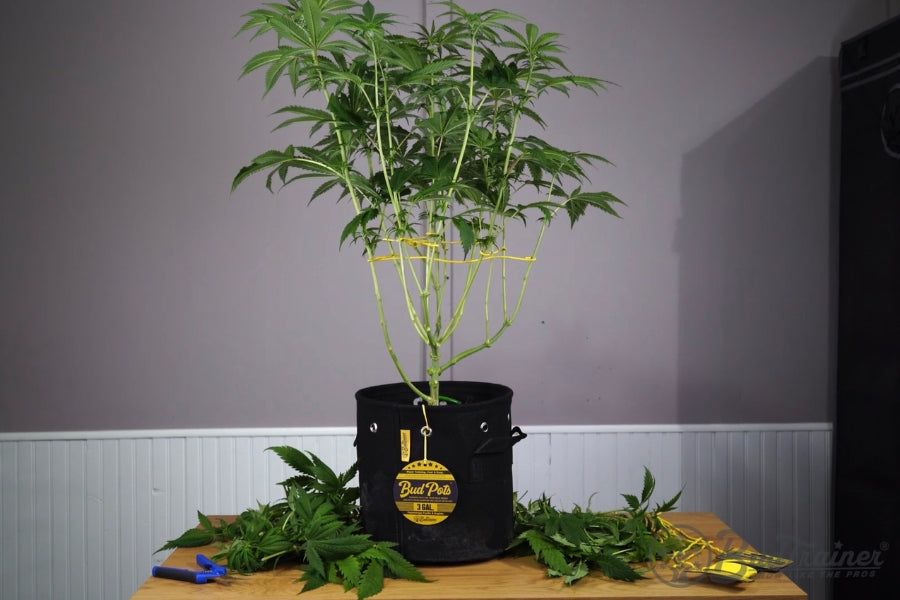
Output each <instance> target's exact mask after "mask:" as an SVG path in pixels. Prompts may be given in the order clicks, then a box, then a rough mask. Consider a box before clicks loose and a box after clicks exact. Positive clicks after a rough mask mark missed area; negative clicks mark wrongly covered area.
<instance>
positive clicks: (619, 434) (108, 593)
mask: <svg viewBox="0 0 900 600" xmlns="http://www.w3.org/2000/svg"><path fill="white" fill-rule="evenodd" d="M523 430H524V431H525V432H526V433H527V434H528V438H527V439H526V440H524V441H523V442H521V443H520V444H518V445H517V446H516V447H515V452H514V454H515V464H514V478H515V488H516V490H517V491H518V492H519V493H520V494H524V495H525V497H526V499H527V498H528V497H534V496H537V495H540V494H542V493H546V494H548V495H550V496H552V497H553V498H554V499H555V500H556V502H557V503H558V504H560V505H561V506H570V505H571V504H572V503H577V504H579V505H581V506H587V505H588V504H589V505H590V506H591V508H594V509H612V508H618V507H621V506H622V505H623V501H622V498H621V496H620V494H621V493H623V492H624V493H639V492H640V489H641V483H642V478H643V467H644V466H646V467H648V468H649V469H650V470H651V472H652V473H653V475H654V476H655V477H656V480H657V493H656V496H655V499H656V501H658V502H662V501H663V500H666V499H668V498H669V497H670V496H672V495H674V494H675V493H677V492H678V491H679V490H681V489H683V490H684V492H683V496H682V499H681V501H680V502H679V505H678V508H679V510H684V511H711V512H714V513H716V514H717V515H718V516H719V517H720V518H721V519H722V520H724V521H725V522H726V523H728V524H729V525H731V526H732V527H733V528H734V529H735V531H737V533H738V534H740V535H741V536H743V537H744V538H745V539H746V540H747V541H748V542H750V543H751V544H752V545H754V546H755V547H756V548H757V549H758V550H761V551H763V552H767V553H772V554H779V555H782V556H788V557H791V558H793V559H794V560H795V561H797V562H798V565H797V566H796V567H794V569H793V570H792V571H789V574H791V575H792V576H793V577H794V579H795V581H797V583H798V584H800V585H801V587H803V588H804V589H806V590H807V592H809V594H810V598H827V597H829V592H828V590H829V587H828V581H827V579H826V578H824V576H822V575H821V574H816V573H815V572H814V571H813V569H811V568H809V567H810V562H809V561H810V559H809V557H811V556H816V555H818V556H823V555H827V554H828V553H829V551H830V549H831V463H832V457H831V454H832V427H831V424H827V423H812V424H808V423H801V424H797V423H789V424H766V425H697V426H692V425H634V426H583V427H582V426H577V427H565V426H525V427H523ZM354 435H355V434H354V430H353V429H352V428H303V429H227V430H190V431H187V430H152V431H114V432H109V431H98V432H77V433H71V432H63V433H23V434H17V433H11V434H10V433H6V434H0V598H3V600H14V599H19V600H32V599H33V600H50V599H57V598H58V599H65V600H79V599H84V600H120V599H127V598H129V597H130V596H131V595H132V593H134V591H135V590H136V589H137V588H138V587H139V586H140V584H141V583H142V582H143V581H144V580H145V579H146V578H147V577H148V576H149V574H150V569H151V567H152V566H153V565H155V564H159V563H161V562H162V561H163V560H164V558H165V556H166V554H165V553H160V554H154V553H153V552H154V550H155V549H156V548H158V547H160V546H161V545H162V544H163V543H164V542H165V541H166V540H167V539H170V538H173V537H175V536H177V535H179V534H180V533H181V532H182V531H184V530H185V529H187V528H188V527H193V526H194V525H195V524H196V513H197V511H198V510H199V511H202V512H204V513H207V514H232V513H237V512H240V511H242V510H243V509H245V508H248V507H251V506H255V505H256V503H257V501H259V502H270V501H275V500H279V499H280V498H281V497H282V491H281V488H280V487H279V486H278V485H277V482H278V481H281V480H282V479H284V478H285V477H286V476H287V475H288V474H289V469H288V468H287V467H285V466H284V465H283V463H282V462H281V460H280V459H279V458H278V457H277V456H276V455H275V454H274V453H272V452H266V450H265V449H266V448H268V447H269V446H276V445H285V444H286V445H292V446H295V447H297V448H301V449H303V450H308V451H311V452H313V453H315V454H317V455H318V456H319V457H321V458H322V459H323V460H325V461H326V462H327V463H328V464H330V465H331V466H332V467H333V468H335V469H341V470H344V469H346V468H347V467H349V466H350V465H351V464H352V463H353V461H354V460H355V449H354V447H353V439H354ZM804 567H807V568H804Z"/></svg>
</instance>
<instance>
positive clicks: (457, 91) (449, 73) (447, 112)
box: [232, 0, 620, 404]
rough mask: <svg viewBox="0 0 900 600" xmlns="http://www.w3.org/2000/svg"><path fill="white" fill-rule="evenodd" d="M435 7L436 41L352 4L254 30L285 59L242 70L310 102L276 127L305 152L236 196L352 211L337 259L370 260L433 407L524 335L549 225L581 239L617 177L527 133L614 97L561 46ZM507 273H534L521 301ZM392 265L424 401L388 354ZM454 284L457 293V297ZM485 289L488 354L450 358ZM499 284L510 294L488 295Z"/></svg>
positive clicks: (276, 18)
mask: <svg viewBox="0 0 900 600" xmlns="http://www.w3.org/2000/svg"><path fill="white" fill-rule="evenodd" d="M438 4H439V5H440V6H441V7H442V10H443V12H442V13H441V14H440V15H439V16H438V19H437V21H436V22H434V23H432V24H430V25H428V26H425V25H405V24H403V23H401V22H400V20H399V17H398V16H397V15H394V14H390V13H382V12H377V11H376V9H375V7H374V6H373V4H372V3H371V2H366V3H364V4H358V3H356V2H353V1H351V0H287V2H285V3H283V4H277V3H268V4H266V5H265V7H264V8H260V9H257V10H254V11H251V12H250V13H248V14H247V15H245V18H246V22H245V23H244V25H243V27H241V29H240V32H252V35H253V38H257V37H260V36H264V35H270V36H273V38H274V40H275V45H274V47H272V48H271V49H268V50H265V51H263V52H259V53H258V54H256V55H254V56H253V57H252V58H251V59H250V60H249V61H247V63H246V65H245V66H244V70H243V74H244V75H246V74H248V73H252V72H255V71H262V72H264V73H265V92H266V93H269V92H270V91H271V90H272V89H273V88H274V87H275V86H276V85H278V84H279V83H282V85H283V84H284V82H286V84H287V85H289V86H290V88H291V90H292V92H293V93H294V96H295V97H296V98H298V99H300V98H302V99H306V98H308V97H310V93H313V94H314V95H313V96H312V97H311V98H312V99H311V100H310V101H309V102H307V103H303V104H292V105H289V106H284V107H283V108H281V109H279V110H277V111H276V114H277V115H279V116H280V117H281V118H282V121H281V122H280V123H279V124H278V126H277V127H276V129H281V128H285V127H294V126H298V125H300V126H305V127H306V128H308V133H307V134H306V135H305V136H304V138H303V139H304V142H303V143H298V144H292V145H289V146H287V147H286V148H284V149H283V150H269V151H266V152H263V153H262V154H260V155H258V156H257V157H256V158H254V159H253V160H252V161H251V162H250V164H249V165H247V166H245V167H243V168H242V169H240V171H239V172H238V174H237V175H236V177H235V178H234V182H233V188H232V189H234V188H236V187H237V186H238V185H240V184H241V183H242V182H243V181H244V180H245V179H246V178H248V177H250V176H251V175H254V174H258V173H262V174H265V176H266V179H265V182H266V186H267V188H268V189H269V190H270V191H272V190H273V187H275V186H278V187H283V186H286V185H288V184H291V183H294V182H297V181H302V180H305V179H310V178H313V179H317V180H320V183H319V185H318V186H317V187H316V188H315V190H314V191H313V192H312V193H311V196H310V198H309V199H310V201H313V200H316V199H318V198H320V197H321V196H324V195H326V194H328V193H335V194H337V195H338V199H349V203H350V204H351V205H352V208H353V212H352V215H351V218H350V220H349V221H348V222H347V224H346V226H344V228H343V230H342V231H341V233H340V243H341V245H343V244H344V243H345V242H355V243H359V244H361V245H362V246H363V248H364V255H365V256H366V258H367V259H368V261H369V265H370V270H371V276H372V282H373V286H374V293H375V299H376V302H377V304H378V310H379V315H380V322H381V330H382V334H383V335H384V339H385V343H386V346H387V349H388V352H389V354H390V356H391V359H392V360H393V362H394V364H395V366H396V367H397V370H398V372H399V373H400V375H401V377H402V379H403V381H405V382H406V383H407V384H408V385H410V387H411V388H412V389H413V390H414V391H415V392H416V393H417V394H418V395H420V396H422V397H423V398H425V399H426V400H427V401H428V402H429V403H430V404H436V403H437V402H438V398H439V378H440V376H441V374H442V373H444V372H445V371H446V370H447V369H449V368H450V367H452V366H453V365H455V364H456V363H457V362H459V361H460V360H462V359H464V358H466V357H468V356H470V355H472V354H474V353H476V352H478V351H480V350H483V349H485V348H488V347H490V346H491V345H492V344H493V343H494V342H495V341H496V340H497V339H498V338H499V337H500V335H501V334H502V333H503V332H504V331H506V330H507V328H509V326H510V325H511V324H512V323H513V321H514V319H515V318H516V315H517V314H518V312H519V309H520V307H521V306H522V300H523V297H524V293H525V288H526V285H527V282H528V277H529V274H530V271H531V268H532V266H533V264H534V260H535V258H536V256H537V253H538V249H539V248H540V245H541V240H542V239H543V235H544V231H545V229H546V227H547V226H548V225H549V224H550V222H551V221H552V220H553V219H554V218H555V217H556V216H557V215H559V214H560V213H563V214H565V215H566V216H567V217H568V220H569V222H570V224H571V225H574V224H575V223H576V222H577V221H578V220H579V219H580V218H581V217H582V216H583V215H584V214H585V213H586V212H587V211H588V210H589V209H600V210H601V211H603V212H606V213H609V214H612V215H616V211H615V205H616V204H617V203H619V202H620V200H619V199H618V198H616V197H615V196H614V195H612V194H610V193H609V192H605V191H588V190H587V189H584V186H585V185H586V184H587V183H588V175H587V171H588V168H589V167H591V166H593V165H596V164H598V163H606V162H608V161H606V159H604V158H603V157H602V156H599V155H597V154H591V153H587V152H582V151H573V150H566V149H562V148H559V147H557V146H554V145H553V144H551V143H550V142H548V141H546V140H544V139H542V138H540V137H537V136H535V135H530V134H529V135H525V134H523V133H521V130H523V129H526V127H522V125H523V123H524V122H526V121H530V122H532V123H533V124H536V125H538V126H540V127H544V125H545V122H544V120H543V119H542V118H541V116H540V115H539V114H538V113H537V111H536V106H535V105H536V103H537V101H538V99H540V98H541V97H543V96H545V95H547V94H549V93H557V92H558V93H561V94H564V95H566V96H568V95H569V93H570V91H571V90H572V89H573V88H584V89H587V90H590V91H592V92H594V93H597V92H599V91H601V90H604V89H606V85H607V83H608V82H606V81H603V80H600V79H597V78H594V77H588V76H583V75H576V74H573V73H572V72H570V71H569V70H568V68H567V67H566V65H565V63H564V62H563V55H564V48H563V46H562V45H561V44H560V34H558V33H546V32H541V31H539V30H538V28H537V26H536V25H534V24H532V23H529V22H527V21H526V20H525V19H524V18H522V17H520V16H519V15H516V14H514V13H511V12H508V11H503V10H498V9H489V10H485V11H481V12H469V11H466V10H464V9H463V8H462V7H460V6H459V5H457V4H455V3H453V2H440V3H438ZM529 221H535V222H536V223H537V227H536V228H533V229H531V230H529V236H530V237H528V242H527V244H526V245H525V246H524V247H526V248H527V249H528V253H527V255H525V256H513V255H512V254H511V253H510V251H509V250H508V249H507V248H508V245H509V244H510V243H511V240H510V239H508V237H509V236H508V234H512V233H513V229H511V228H510V225H511V224H514V223H515V224H517V225H524V224H526V223H528V222H529ZM524 229H525V228H524V227H518V228H517V229H515V231H516V232H518V233H521V232H523V231H524ZM512 260H519V261H523V268H522V270H521V273H519V272H518V271H517V276H516V277H515V278H514V279H515V286H513V283H512V282H511V281H510V280H511V279H513V278H512V277H511V275H510V271H511V269H509V268H508V264H509V262H510V261H512ZM383 263H388V264H390V265H392V266H393V270H394V271H395V273H396V276H397V277H398V280H399V283H400V287H401V288H402V290H403V293H404V298H405V303H406V309H407V310H408V313H409V318H410V321H411V322H412V325H413V327H414V328H415V331H416V333H417V334H418V337H419V338H421V340H422V342H423V343H424V344H425V346H426V347H427V349H428V356H429V364H428V366H427V369H426V371H427V374H428V379H429V388H428V390H427V391H422V390H418V389H417V388H415V387H414V386H413V384H412V382H411V380H410V378H409V377H408V376H407V374H406V372H405V370H404V368H403V366H402V365H401V363H400V360H399V358H398V356H397V354H396V352H395V350H394V348H393V345H392V343H391V337H390V334H389V331H388V326H387V323H386V319H385V311H384V304H383V298H382V294H381V287H380V283H379V271H378V269H379V266H378V265H379V264H383ZM452 273H456V274H457V277H458V278H459V279H461V281H462V283H461V285H459V286H457V288H455V289H454V290H452V291H451V290H450V289H449V288H448V282H449V281H450V279H451V274H452ZM479 277H483V278H484V279H485V281H487V282H488V283H487V284H486V285H485V286H484V289H485V292H484V321H485V323H484V338H483V340H481V341H480V342H479V343H476V344H475V345H473V346H471V347H467V348H465V349H462V350H460V351H458V352H454V353H453V355H452V356H449V357H445V356H443V355H442V348H443V347H444V345H445V344H447V342H448V341H449V340H450V338H451V336H452V335H453V333H454V331H455V330H456V329H457V327H458V325H459V323H460V320H461V319H462V316H463V312H464V308H465V305H466V303H467V301H468V300H469V299H470V296H475V293H474V292H473V288H475V285H474V284H475V282H476V281H477V280H478V279H479ZM494 278H496V279H499V282H500V283H499V284H498V285H499V291H497V290H495V291H494V292H492V291H491V285H490V281H491V280H492V279H494ZM508 285H509V286H510V289H511V291H510V293H509V294H508V293H507V286H508ZM479 293H480V292H479ZM492 293H493V294H495V295H494V296H492ZM492 298H493V299H494V302H493V303H496V302H498V301H499V303H500V305H501V306H500V307H499V309H497V308H495V309H494V310H499V313H500V316H499V320H497V319H496V318H495V320H494V321H492V320H491V318H490V317H491V314H490V313H491V310H490V309H491V304H492ZM498 298H499V300H497V299H498Z"/></svg>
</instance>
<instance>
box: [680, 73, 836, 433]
mask: <svg viewBox="0 0 900 600" xmlns="http://www.w3.org/2000/svg"><path fill="white" fill-rule="evenodd" d="M836 68H837V67H836V59H833V58H830V57H827V58H826V57H822V58H818V59H816V60H814V61H813V62H811V63H810V64H808V65H807V66H806V67H805V68H803V69H801V70H800V71H799V72H797V73H796V74H795V75H794V76H793V77H791V78H790V79H789V80H787V81H786V82H785V83H784V84H783V85H781V86H780V87H779V88H778V89H776V90H775V91H773V92H772V93H771V94H769V95H768V96H766V97H765V98H763V99H762V100H760V101H759V102H757V103H756V104H755V105H754V106H753V107H752V108H751V109H750V110H748V111H747V112H746V113H744V114H743V115H741V116H740V117H738V118H737V119H735V120H734V121H732V122H731V123H729V124H728V125H726V126H725V127H724V128H722V129H721V130H720V131H719V132H717V133H716V134H715V135H714V136H713V137H711V138H710V139H709V140H707V141H706V142H704V143H703V144H701V145H700V146H698V147H697V148H695V149H693V150H691V151H690V152H688V153H687V154H686V155H685V157H684V162H683V167H682V194H681V197H682V198H683V203H684V204H683V212H682V218H681V221H680V223H679V227H678V229H677V233H676V240H675V251H676V252H677V253H678V254H679V256H680V264H679V267H680V272H679V287H680V289H679V341H678V344H679V347H678V421H679V422H681V423H718V422H748V423H752V422H792V421H793V422H798V421H799V422H804V421H806V422H810V421H827V420H829V419H830V414H829V413H830V409H829V406H830V396H832V395H833V390H832V384H831V382H832V381H833V370H834V367H833V360H832V354H833V345H834V332H833V321H834V319H835V317H836V315H835V313H834V307H833V296H834V294H833V292H832V288H833V284H832V282H833V280H834V278H835V273H834V269H835V267H833V266H832V265H834V264H835V261H834V260H833V258H834V255H835V246H836V243H837V240H836V236H835V234H834V231H835V228H834V223H835V221H836V212H837V186H836V185H835V181H834V177H833V175H832V173H834V172H835V171H836V168H835V165H836V164H837V158H838V155H837V144H836V143H835V142H836V140H833V139H832V136H833V133H832V132H836V131H838V129H837V127H838V125H837V109H836V92H835V91H834V90H835V84H834V81H835V76H836ZM826 399H827V401H826Z"/></svg>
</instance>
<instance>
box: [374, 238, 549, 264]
mask: <svg viewBox="0 0 900 600" xmlns="http://www.w3.org/2000/svg"><path fill="white" fill-rule="evenodd" d="M381 241H383V242H388V243H397V244H407V245H408V246H412V247H413V248H418V247H425V248H437V249H441V250H443V251H445V252H446V250H447V246H448V245H449V244H459V243H460V242H459V241H458V240H457V241H441V242H432V241H429V240H428V239H426V238H405V237H403V238H384V239H382V240H381ZM504 252H506V247H505V246H504V247H502V248H500V249H499V250H496V251H494V252H485V251H484V250H479V251H478V253H479V258H462V259H459V258H439V257H433V258H431V260H433V261H434V262H438V263H446V264H452V265H466V264H474V263H477V262H481V261H484V260H518V261H522V262H534V261H535V258H534V257H533V256H508V255H506V254H504ZM403 258H404V257H403V256H401V255H399V254H397V253H396V252H391V253H390V254H385V255H382V256H373V257H372V258H370V259H369V262H382V261H387V260H403ZM405 258H406V259H408V260H428V257H427V256H407V257H405Z"/></svg>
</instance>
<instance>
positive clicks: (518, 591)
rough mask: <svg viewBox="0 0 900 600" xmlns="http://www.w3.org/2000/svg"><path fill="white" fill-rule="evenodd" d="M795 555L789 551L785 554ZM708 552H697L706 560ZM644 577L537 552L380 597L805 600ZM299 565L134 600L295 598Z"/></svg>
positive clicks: (716, 526)
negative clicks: (576, 568)
mask: <svg viewBox="0 0 900 600" xmlns="http://www.w3.org/2000/svg"><path fill="white" fill-rule="evenodd" d="M666 517H667V519H668V520H669V521H670V522H672V523H673V524H674V525H676V526H678V527H681V528H682V529H684V530H685V531H686V532H687V533H689V534H691V535H702V536H704V537H705V538H707V539H710V540H713V541H714V542H715V543H716V545H717V546H719V547H720V548H725V547H732V548H734V547H740V548H750V546H749V545H747V544H746V543H744V542H743V541H742V540H741V539H740V538H739V537H738V536H737V535H736V534H735V533H734V532H733V531H731V529H730V528H729V527H728V525H726V524H725V523H724V522H722V521H721V520H720V519H718V518H717V517H716V516H715V515H713V514H711V513H670V514H669V515H667V516H666ZM215 551H216V549H215V548H214V547H212V546H208V547H202V548H179V549H178V550H175V551H174V552H173V553H172V554H171V555H170V556H169V558H168V559H166V561H165V563H164V565H165V566H169V567H179V568H186V569H191V570H197V569H198V567H197V563H196V555H197V554H198V553H202V554H206V555H207V556H209V555H212V554H213V553H215ZM787 558H790V557H787ZM704 560H707V559H706V558H703V557H701V558H698V559H697V561H696V562H698V563H701V564H705V563H703V561H704ZM648 567H649V568H648V571H647V572H646V573H645V574H644V575H645V577H644V579H641V580H639V581H636V582H632V583H629V582H623V581H615V580H611V579H608V578H606V577H604V576H603V575H602V574H600V573H599V572H598V573H597V574H593V573H592V574H591V575H589V576H588V577H586V578H585V579H583V580H581V581H579V582H577V583H575V584H574V585H571V586H567V585H565V584H564V583H563V581H562V579H560V578H550V577H548V576H547V572H546V569H545V568H544V567H542V566H541V565H540V564H538V563H537V562H535V560H534V558H532V557H521V558H499V559H494V560H490V561H486V562H480V563H474V564H465V565H453V566H426V567H422V568H421V571H422V572H423V573H424V574H425V576H426V577H428V579H430V580H431V582H430V583H419V582H412V581H405V580H394V579H389V580H387V581H385V586H384V590H383V591H382V592H381V593H380V594H378V595H377V596H375V598H376V600H557V599H585V600H588V599H591V600H599V599H615V598H628V599H640V598H644V599H648V600H649V599H657V600H659V599H666V598H708V599H716V598H718V599H729V600H733V599H735V598H747V599H753V600H774V599H781V600H801V599H805V598H806V597H807V596H806V593H805V592H803V590H802V589H800V588H799V587H798V586H797V585H796V584H794V583H793V582H792V581H791V580H790V579H789V578H788V577H787V576H785V575H784V574H783V573H763V572H760V573H759V574H757V576H756V579H755V580H754V581H752V582H749V583H739V584H728V585H723V584H718V583H712V582H710V581H709V579H708V578H707V577H706V576H704V575H694V574H686V573H682V574H681V575H680V576H676V575H675V573H674V572H673V571H672V569H670V568H669V567H667V566H665V565H662V564H660V563H657V564H655V565H649V566H648ZM301 575H302V573H301V571H300V570H299V569H298V568H297V566H280V567H278V568H277V569H275V570H270V571H263V572H259V573H254V574H253V575H246V576H245V575H240V574H237V573H229V574H228V575H227V576H225V577H223V578H221V579H220V581H218V582H216V583H206V584H193V583H185V582H181V581H173V580H170V579H161V578H157V577H150V578H148V579H147V581H146V582H145V583H144V584H143V585H142V586H141V588H140V589H139V590H138V591H137V593H135V594H134V596H132V600H150V599H153V600H187V599H192V598H204V599H207V600H232V599H233V600H236V599H238V598H240V599H247V598H265V599H267V600H288V599H290V600H297V598H298V596H297V593H298V592H299V591H300V589H301V588H302V587H303V583H302V582H298V579H299V577H300V576H301ZM299 598H300V600H337V599H340V600H352V599H353V598H355V591H352V590H351V591H350V592H346V593H345V592H344V590H343V588H342V587H341V586H338V585H326V586H324V587H321V588H318V589H316V590H311V591H309V592H305V593H303V594H302V595H301V596H299Z"/></svg>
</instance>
